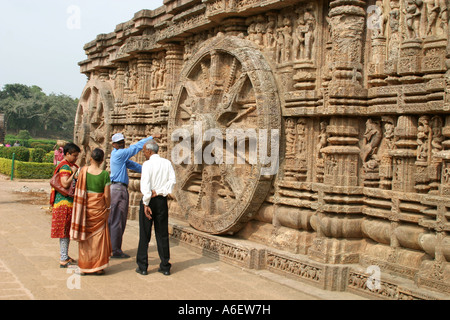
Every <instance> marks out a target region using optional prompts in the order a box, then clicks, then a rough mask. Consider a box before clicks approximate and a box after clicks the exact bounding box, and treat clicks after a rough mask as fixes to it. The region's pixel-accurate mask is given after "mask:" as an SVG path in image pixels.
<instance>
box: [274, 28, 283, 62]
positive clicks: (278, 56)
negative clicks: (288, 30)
mask: <svg viewBox="0 0 450 320" xmlns="http://www.w3.org/2000/svg"><path fill="white" fill-rule="evenodd" d="M275 52H276V53H275V61H276V62H277V63H282V62H283V56H284V37H283V32H282V28H277V36H276V49H275Z"/></svg>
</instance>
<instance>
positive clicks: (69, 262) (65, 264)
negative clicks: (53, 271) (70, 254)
mask: <svg viewBox="0 0 450 320" xmlns="http://www.w3.org/2000/svg"><path fill="white" fill-rule="evenodd" d="M70 265H72V260H71V259H70V258H69V259H68V260H66V261H60V262H59V267H60V268H68V267H69V266H70Z"/></svg>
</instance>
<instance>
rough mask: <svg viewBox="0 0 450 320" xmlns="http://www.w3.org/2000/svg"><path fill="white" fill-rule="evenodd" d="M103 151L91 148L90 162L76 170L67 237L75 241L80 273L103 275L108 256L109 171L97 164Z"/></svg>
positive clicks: (109, 250) (109, 240)
mask: <svg viewBox="0 0 450 320" xmlns="http://www.w3.org/2000/svg"><path fill="white" fill-rule="evenodd" d="M103 159H104V152H103V150H101V149H98V148H97V149H95V150H94V151H92V153H91V159H90V165H89V166H85V167H83V168H82V169H81V170H80V174H79V177H78V182H77V186H76V188H75V197H74V208H73V215H72V224H71V230H70V237H71V239H72V240H75V241H78V249H79V256H78V267H79V269H80V273H81V274H82V275H83V274H97V275H100V274H104V269H105V268H106V267H107V266H108V264H109V258H110V256H111V239H110V236H109V229H108V217H109V212H110V209H111V208H110V206H111V193H110V184H111V180H110V177H109V173H108V171H106V170H102V169H101V168H100V165H101V164H102V162H103Z"/></svg>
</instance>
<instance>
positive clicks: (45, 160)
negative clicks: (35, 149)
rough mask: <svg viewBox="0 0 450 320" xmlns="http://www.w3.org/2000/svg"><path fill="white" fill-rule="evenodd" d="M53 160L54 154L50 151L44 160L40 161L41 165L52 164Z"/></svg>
mask: <svg viewBox="0 0 450 320" xmlns="http://www.w3.org/2000/svg"><path fill="white" fill-rule="evenodd" d="M54 158H55V152H54V151H50V152H49V153H47V154H46V155H45V156H44V159H42V162H43V163H53V159H54Z"/></svg>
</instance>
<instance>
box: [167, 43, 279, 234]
mask: <svg viewBox="0 0 450 320" xmlns="http://www.w3.org/2000/svg"><path fill="white" fill-rule="evenodd" d="M280 110H281V109H280V102H279V97H278V92H277V88H276V84H275V80H274V78H273V74H272V71H271V69H270V67H269V65H268V64H267V62H266V60H265V58H264V57H263V55H262V54H261V53H260V51H259V50H258V49H257V48H256V47H254V45H253V44H252V43H251V42H249V41H247V40H244V39H241V38H239V37H235V36H223V35H219V36H217V37H215V38H213V39H211V40H208V41H207V42H206V43H205V44H204V45H203V46H202V47H201V48H200V50H199V51H198V52H197V53H196V54H195V55H194V56H192V57H191V59H190V60H189V61H188V62H187V63H186V65H185V66H184V68H183V70H182V72H181V74H180V80H179V85H178V87H177V88H176V90H175V97H174V100H173V105H172V108H171V110H170V115H169V134H170V135H169V136H170V137H172V140H176V141H171V145H170V149H171V150H170V151H171V152H170V153H169V154H171V156H172V159H173V158H174V154H176V153H177V152H179V149H177V147H176V146H177V144H180V143H184V142H186V141H183V140H184V139H179V140H177V139H174V135H173V134H174V133H176V132H185V133H189V137H188V138H187V139H186V140H187V141H189V142H190V143H189V145H190V146H191V149H190V150H189V151H188V152H186V154H183V153H184V152H181V154H178V155H176V157H180V158H183V157H184V158H185V159H186V157H189V155H190V160H189V161H184V162H181V161H176V162H175V163H174V167H175V171H176V175H177V184H176V186H175V191H174V194H175V196H176V199H177V201H178V204H179V205H180V207H181V208H182V210H183V211H184V213H185V214H186V216H187V218H188V221H189V223H190V224H191V226H192V227H194V228H195V229H197V230H200V231H204V232H207V233H211V234H233V233H235V232H237V231H239V230H240V229H241V228H242V227H243V226H244V225H245V223H246V222H248V221H249V220H250V219H251V218H252V217H253V216H254V214H255V213H256V212H257V211H258V209H259V208H260V206H261V204H262V203H263V201H264V199H265V198H266V196H267V194H268V192H269V190H270V187H271V184H272V180H273V178H274V176H275V174H276V172H275V173H273V174H265V172H264V171H263V169H264V168H266V169H267V167H268V166H270V165H268V164H267V163H264V162H265V161H261V159H262V158H261V157H260V155H261V150H262V148H261V150H260V148H259V147H258V150H257V156H256V157H255V156H254V155H255V153H251V151H250V145H251V142H250V141H251V140H252V139H253V138H252V139H251V138H250V135H248V136H246V133H248V132H254V133H256V136H257V137H258V141H257V142H256V145H257V146H259V143H261V142H262V141H260V140H261V139H259V134H260V132H263V131H265V132H266V133H267V134H266V136H265V138H264V140H266V141H264V143H267V147H266V150H265V151H264V152H265V153H264V154H267V155H269V154H270V150H271V149H270V148H271V133H272V131H273V129H280V127H281V114H280V112H281V111H280ZM199 128H200V129H199ZM233 130H235V131H234V132H233ZM239 130H241V133H242V132H244V135H243V136H244V137H242V135H241V138H239V139H234V138H233V139H232V140H228V141H227V137H233V133H236V132H239ZM199 132H200V135H199ZM208 132H209V133H211V132H213V133H215V134H216V137H217V135H219V136H220V137H221V139H219V140H214V139H208V138H207V137H208V136H205V133H206V134H207V133H208ZM195 133H197V138H196V135H195ZM230 133H231V134H230ZM229 134H230V135H229ZM228 135H229V136H228ZM199 136H200V143H199V142H198V141H199V139H198V137H199ZM202 137H203V139H202ZM214 141H220V142H221V143H220V147H219V148H217V149H214V148H212V147H211V145H212V144H213V142H214ZM252 141H254V139H253V140H252ZM275 143H278V141H275ZM227 144H228V145H229V147H231V149H232V152H233V153H234V156H232V157H231V158H232V162H231V163H230V161H229V160H228V159H229V158H227ZM242 145H245V152H239V150H242V149H239V146H240V147H242ZM175 150H176V151H175ZM205 150H208V151H211V150H213V152H212V153H209V154H211V155H212V156H214V157H217V158H215V159H216V160H215V161H214V162H213V163H211V161H209V162H208V161H206V160H207V159H206V156H205V154H206V155H208V153H207V152H206V151H205ZM251 150H255V149H251ZM189 152H190V154H188V153H189ZM229 154H231V153H229ZM196 156H197V158H196ZM203 156H205V158H203V159H202V160H201V161H200V162H199V161H198V159H199V157H200V158H201V157H203ZM176 157H175V158H176ZM255 158H257V159H255ZM217 159H218V160H217ZM220 159H222V161H220ZM277 161H278V159H277ZM177 162H178V163H179V164H177Z"/></svg>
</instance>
